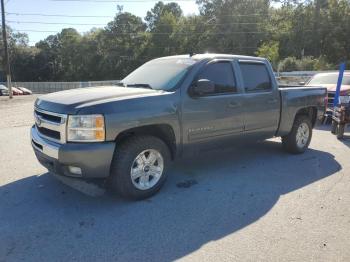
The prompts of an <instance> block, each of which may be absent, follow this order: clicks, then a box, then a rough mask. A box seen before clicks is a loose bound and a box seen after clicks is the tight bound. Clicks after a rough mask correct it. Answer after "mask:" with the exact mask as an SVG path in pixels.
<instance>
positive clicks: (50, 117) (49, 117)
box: [35, 110, 61, 123]
mask: <svg viewBox="0 0 350 262" xmlns="http://www.w3.org/2000/svg"><path fill="white" fill-rule="evenodd" d="M35 113H36V114H37V115H38V116H40V117H42V118H43V119H45V120H48V121H51V122H54V123H61V117H59V116H54V115H49V114H45V113H43V112H39V111H37V110H35Z"/></svg>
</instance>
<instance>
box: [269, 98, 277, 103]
mask: <svg viewBox="0 0 350 262" xmlns="http://www.w3.org/2000/svg"><path fill="white" fill-rule="evenodd" d="M267 103H268V104H275V103H277V99H270V100H267Z"/></svg>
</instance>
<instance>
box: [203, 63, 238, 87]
mask: <svg viewBox="0 0 350 262" xmlns="http://www.w3.org/2000/svg"><path fill="white" fill-rule="evenodd" d="M199 79H208V80H210V81H212V82H213V83H214V84H215V91H214V93H213V94H222V93H235V92H237V88H236V81H235V77H234V74H233V68H232V65H231V63H230V62H217V63H212V64H208V65H207V66H206V67H205V68H204V70H203V71H202V72H200V73H199V75H198V77H197V80H199Z"/></svg>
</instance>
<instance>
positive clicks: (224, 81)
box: [182, 60, 244, 147]
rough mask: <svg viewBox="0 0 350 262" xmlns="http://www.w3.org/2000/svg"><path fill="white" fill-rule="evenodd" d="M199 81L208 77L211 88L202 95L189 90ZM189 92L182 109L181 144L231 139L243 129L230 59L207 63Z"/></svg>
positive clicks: (202, 143)
mask: <svg viewBox="0 0 350 262" xmlns="http://www.w3.org/2000/svg"><path fill="white" fill-rule="evenodd" d="M200 80H210V81H211V82H213V84H214V89H213V90H211V91H208V90H206V93H202V94H201V95H195V94H192V92H191V90H192V89H194V86H195V85H196V83H198V82H199V81H200ZM188 91H189V92H187V93H186V94H184V103H183V108H182V123H183V127H182V131H183V144H184V147H186V146H187V145H199V144H200V145H208V144H209V145H210V144H217V142H218V141H219V140H221V141H224V142H225V141H227V140H231V141H232V138H234V137H236V136H237V135H239V134H241V133H242V132H243V129H244V128H243V110H242V107H241V105H242V93H241V91H240V90H239V88H238V86H237V81H236V76H235V73H234V64H233V63H232V61H231V60H212V61H210V62H208V63H207V64H206V65H204V67H203V68H202V70H200V71H199V73H198V74H197V76H196V77H195V79H194V81H193V83H192V86H191V87H190V88H189V90H188Z"/></svg>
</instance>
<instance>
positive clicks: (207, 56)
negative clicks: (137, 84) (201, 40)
mask: <svg viewBox="0 0 350 262" xmlns="http://www.w3.org/2000/svg"><path fill="white" fill-rule="evenodd" d="M186 58H187V59H193V60H198V61H199V60H204V59H220V58H222V59H233V58H237V59H244V60H255V61H261V62H265V61H266V58H263V57H255V56H243V55H232V54H212V53H205V54H194V55H192V56H191V55H189V54H187V55H174V56H165V57H160V58H157V59H186Z"/></svg>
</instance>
